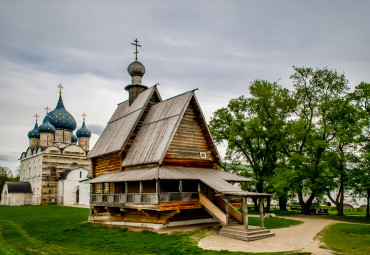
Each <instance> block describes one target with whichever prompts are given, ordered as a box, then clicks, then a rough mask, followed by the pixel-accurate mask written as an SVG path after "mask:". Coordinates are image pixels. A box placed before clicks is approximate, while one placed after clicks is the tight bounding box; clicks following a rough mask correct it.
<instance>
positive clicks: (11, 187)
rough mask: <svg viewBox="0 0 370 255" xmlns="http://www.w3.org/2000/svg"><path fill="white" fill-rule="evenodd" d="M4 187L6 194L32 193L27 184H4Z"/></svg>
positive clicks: (29, 185) (29, 184)
mask: <svg viewBox="0 0 370 255" xmlns="http://www.w3.org/2000/svg"><path fill="white" fill-rule="evenodd" d="M4 185H7V186H8V193H32V188H31V183H29V182H5V184H4Z"/></svg>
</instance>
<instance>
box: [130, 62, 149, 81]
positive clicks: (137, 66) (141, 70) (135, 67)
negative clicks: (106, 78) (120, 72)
mask: <svg viewBox="0 0 370 255" xmlns="http://www.w3.org/2000/svg"><path fill="white" fill-rule="evenodd" d="M127 71H128V73H129V74H130V76H131V77H132V76H140V77H143V76H144V74H145V67H144V65H143V64H142V63H140V62H139V61H137V60H136V61H134V62H132V63H131V64H130V65H129V66H128V67H127Z"/></svg>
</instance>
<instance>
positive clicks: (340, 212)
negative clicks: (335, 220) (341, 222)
mask: <svg viewBox="0 0 370 255" xmlns="http://www.w3.org/2000/svg"><path fill="white" fill-rule="evenodd" d="M342 177H343V176H341V178H340V179H341V183H340V188H339V194H340V199H339V203H338V204H337V205H336V207H337V215H338V216H343V206H344V185H343V178H342Z"/></svg>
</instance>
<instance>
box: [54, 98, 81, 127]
mask: <svg viewBox="0 0 370 255" xmlns="http://www.w3.org/2000/svg"><path fill="white" fill-rule="evenodd" d="M49 118H50V123H51V124H52V125H53V126H54V127H55V128H60V129H67V130H69V131H73V130H75V129H76V126H77V125H76V121H75V119H74V118H73V116H72V115H71V114H70V113H69V112H68V111H67V110H66V109H65V108H64V104H63V100H62V95H59V100H58V104H57V106H56V107H55V109H54V110H52V111H51V112H49Z"/></svg>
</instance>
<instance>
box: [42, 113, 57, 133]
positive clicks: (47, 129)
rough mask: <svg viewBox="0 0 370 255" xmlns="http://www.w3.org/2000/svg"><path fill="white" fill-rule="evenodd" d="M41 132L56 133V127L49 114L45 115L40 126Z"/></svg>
mask: <svg viewBox="0 0 370 255" xmlns="http://www.w3.org/2000/svg"><path fill="white" fill-rule="evenodd" d="M39 132H40V133H41V132H45V133H55V127H54V126H53V125H52V124H51V123H50V121H49V116H48V115H46V116H45V118H44V121H43V122H42V124H41V125H40V126H39Z"/></svg>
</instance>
